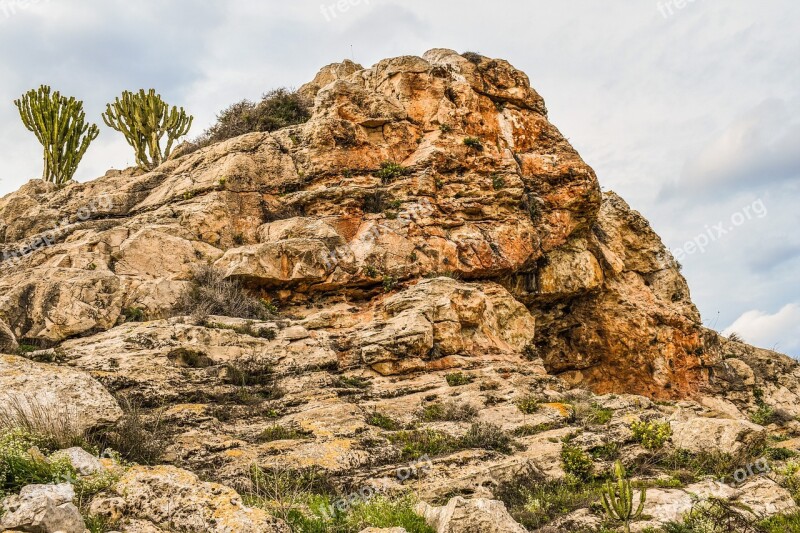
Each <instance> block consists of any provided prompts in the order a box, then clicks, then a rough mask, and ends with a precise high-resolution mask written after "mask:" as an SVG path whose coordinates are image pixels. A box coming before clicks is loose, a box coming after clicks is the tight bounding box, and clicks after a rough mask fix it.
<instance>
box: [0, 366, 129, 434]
mask: <svg viewBox="0 0 800 533" xmlns="http://www.w3.org/2000/svg"><path fill="white" fill-rule="evenodd" d="M0 399H2V401H0V409H3V410H5V411H6V412H7V414H9V415H10V416H12V417H18V416H20V415H21V414H22V413H26V416H28V417H30V416H34V417H35V416H37V415H36V413H37V412H38V413H45V414H48V415H49V416H61V417H64V418H66V419H67V420H68V422H69V423H70V424H72V425H73V426H74V429H76V430H78V431H80V430H85V429H89V428H93V427H96V426H100V425H107V424H112V423H114V422H116V421H117V420H118V419H119V418H120V417H121V416H122V410H121V409H120V407H119V405H118V404H117V401H116V400H115V399H114V397H113V396H111V394H109V392H108V391H107V390H106V389H104V388H103V386H102V385H100V383H98V382H97V381H96V380H95V379H94V378H92V377H91V376H89V375H88V374H86V373H85V372H81V371H80V370H75V369H72V368H68V367H56V366H52V365H48V364H44V363H35V362H33V361H30V360H28V359H25V358H22V357H16V356H13V355H0Z"/></svg>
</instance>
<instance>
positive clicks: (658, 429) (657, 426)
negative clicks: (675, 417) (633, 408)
mask: <svg viewBox="0 0 800 533" xmlns="http://www.w3.org/2000/svg"><path fill="white" fill-rule="evenodd" d="M631 431H633V438H634V439H635V440H636V441H637V442H639V443H640V444H641V445H642V446H643V447H644V448H645V449H647V450H660V449H661V448H663V447H664V444H665V443H666V442H667V439H669V438H670V437H671V436H672V428H671V427H670V425H669V422H655V421H653V422H643V421H637V422H634V423H633V424H631Z"/></svg>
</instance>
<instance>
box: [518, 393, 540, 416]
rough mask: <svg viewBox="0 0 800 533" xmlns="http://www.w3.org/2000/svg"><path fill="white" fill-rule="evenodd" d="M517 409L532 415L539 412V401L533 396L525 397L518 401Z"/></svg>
mask: <svg viewBox="0 0 800 533" xmlns="http://www.w3.org/2000/svg"><path fill="white" fill-rule="evenodd" d="M516 405H517V409H519V410H520V411H522V412H523V413H525V414H526V415H532V414H533V413H535V412H537V411H538V410H539V401H538V400H537V399H536V398H535V397H533V396H525V397H523V398H520V399H518V400H517V401H516Z"/></svg>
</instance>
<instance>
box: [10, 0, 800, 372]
mask: <svg viewBox="0 0 800 533" xmlns="http://www.w3.org/2000/svg"><path fill="white" fill-rule="evenodd" d="M677 3H680V4H681V5H682V6H683V7H682V8H678V7H677V6H676V5H675V4H677ZM799 25H800V3H798V2H796V1H793V0H765V1H762V2H752V1H750V0H725V1H723V0H686V1H681V2H676V0H662V1H660V2H659V1H658V0H615V1H613V2H611V1H607V2H598V1H597V0H569V1H556V0H549V1H547V2H545V1H540V0H507V1H501V0H495V1H493V2H478V1H474V0H457V1H456V0H435V1H433V0H404V1H402V2H400V1H397V0H343V1H341V2H338V3H337V2H336V0H292V1H288V0H284V1H281V2H278V1H273V0H258V1H256V0H239V1H238V2H219V1H211V0H170V1H167V2H165V1H154V0H139V1H138V2H130V1H129V0H80V1H78V0H0V49H2V50H3V51H4V53H3V54H2V55H0V194H5V193H8V192H10V191H12V190H15V189H16V188H18V187H19V186H20V185H21V184H22V183H24V182H25V181H27V180H28V179H31V178H34V177H37V176H38V174H39V172H40V165H41V160H40V158H39V148H38V146H37V142H36V140H35V138H34V137H33V135H32V134H30V133H29V132H27V131H26V130H25V129H24V128H23V126H22V124H21V123H20V122H19V120H18V117H17V115H16V109H15V108H14V107H13V105H12V100H13V99H14V98H16V97H18V96H19V95H20V94H22V93H23V92H24V91H26V90H27V89H30V88H33V87H37V86H38V85H39V84H41V83H47V84H50V85H52V86H53V87H54V88H58V89H59V90H61V91H62V92H63V93H67V94H70V95H75V96H78V97H79V98H82V99H83V100H85V102H86V108H87V112H88V114H89V115H90V116H91V117H93V118H94V119H95V120H97V121H98V122H102V121H100V118H99V115H100V113H101V112H102V110H103V108H104V103H105V102H107V101H110V100H112V99H113V98H114V97H115V96H116V95H117V94H118V93H120V92H121V91H122V90H124V89H138V88H140V87H144V88H149V87H151V86H152V87H155V88H157V89H158V90H159V91H160V92H161V94H162V95H163V96H164V97H165V99H166V100H167V101H169V102H171V103H176V104H180V105H184V106H186V107H187V108H188V109H189V110H190V111H191V112H192V113H193V114H194V115H195V116H196V122H195V127H194V130H193V131H192V135H196V134H198V133H200V132H201V131H202V129H203V128H204V127H205V126H207V125H208V124H209V123H210V122H211V121H212V120H213V118H214V116H215V113H216V112H217V111H219V110H220V109H222V108H224V107H226V106H227V105H228V104H230V103H232V102H234V101H237V100H240V99H242V98H245V97H248V98H257V97H258V96H259V95H260V94H261V93H263V92H265V91H266V90H268V89H270V88H274V87H278V86H299V85H300V84H302V83H304V82H305V81H308V80H310V79H311V78H312V77H313V76H314V74H315V73H316V71H317V70H318V69H319V67H321V66H323V65H325V64H328V63H331V62H335V61H339V60H341V59H343V58H353V59H355V60H356V61H357V62H359V63H361V64H363V65H365V66H367V65H371V64H373V63H374V62H376V61H378V60H379V59H382V58H384V57H392V56H397V55H406V54H422V53H423V52H424V51H425V50H427V49H429V48H434V47H446V48H453V49H456V50H458V51H466V50H473V51H478V52H480V53H482V54H484V55H488V56H492V57H502V58H505V59H508V60H509V61H510V62H511V63H513V64H514V65H515V66H517V67H518V68H521V69H523V70H524V71H525V72H527V73H528V75H529V76H530V78H531V82H532V83H533V85H534V87H535V88H536V89H537V90H538V91H539V92H540V93H541V94H542V96H544V98H545V100H546V101H547V104H548V108H549V110H550V118H551V120H552V121H553V122H554V123H555V124H556V125H557V126H558V127H559V128H560V129H561V131H562V132H563V133H564V135H566V136H567V137H568V138H569V139H570V141H571V142H572V144H573V145H574V146H576V148H577V149H578V150H579V151H580V152H581V154H582V155H583V157H584V159H586V161H587V162H588V163H589V164H591V165H592V166H593V167H594V168H595V170H596V171H597V174H598V176H599V178H600V181H601V183H602V184H603V186H604V187H605V188H607V189H611V190H615V191H617V192H619V193H620V194H622V195H623V196H624V197H625V198H626V199H627V200H628V202H629V203H630V204H631V205H632V206H633V207H634V208H636V209H638V210H639V211H641V212H642V213H643V214H644V215H645V216H646V217H647V218H648V219H649V220H650V221H651V222H652V224H653V226H654V227H655V229H656V230H657V231H658V232H659V233H660V234H661V236H662V237H663V238H664V240H665V242H666V243H667V245H668V246H669V247H670V248H671V249H672V250H673V251H674V252H675V253H676V255H678V256H679V257H680V260H681V263H682V264H683V265H684V273H685V275H686V276H687V278H688V279H689V283H690V285H691V288H692V294H693V297H694V300H695V302H696V303H697V304H698V306H699V308H700V310H701V312H702V314H703V318H704V321H705V322H706V324H707V325H709V326H711V327H713V328H715V329H718V330H725V331H726V332H730V331H736V332H738V333H739V334H740V335H742V336H743V337H744V338H745V339H746V340H748V341H750V342H752V343H754V344H757V345H759V346H764V347H768V348H775V349H778V350H780V351H783V352H785V353H789V354H792V355H794V356H800V283H799V282H800V231H798V228H800V205H798V203H800V202H798V201H799V200H800V68H798V67H800V32H798V31H797V29H798V26H799ZM101 129H102V133H101V136H100V138H99V139H98V140H97V141H96V142H95V144H93V145H92V147H91V148H90V149H89V152H88V153H87V156H86V158H85V160H84V163H83V165H82V167H81V169H80V170H79V174H78V176H77V178H78V179H80V180H87V179H92V178H95V177H97V176H99V175H102V174H103V173H104V172H105V170H106V169H108V168H111V167H113V168H123V167H126V166H128V165H131V164H132V163H133V161H132V158H131V154H130V151H129V148H128V146H127V145H126V144H125V142H124V140H123V139H122V137H121V136H119V135H118V134H117V133H116V132H113V131H111V130H109V129H108V128H106V127H105V126H102V128H101Z"/></svg>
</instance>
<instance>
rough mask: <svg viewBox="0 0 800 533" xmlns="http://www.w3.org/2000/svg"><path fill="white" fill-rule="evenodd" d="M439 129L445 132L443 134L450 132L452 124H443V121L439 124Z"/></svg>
mask: <svg viewBox="0 0 800 533" xmlns="http://www.w3.org/2000/svg"><path fill="white" fill-rule="evenodd" d="M439 131H441V132H442V133H445V134H447V133H450V132H451V131H453V126H451V125H450V124H444V123H443V124H439Z"/></svg>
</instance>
